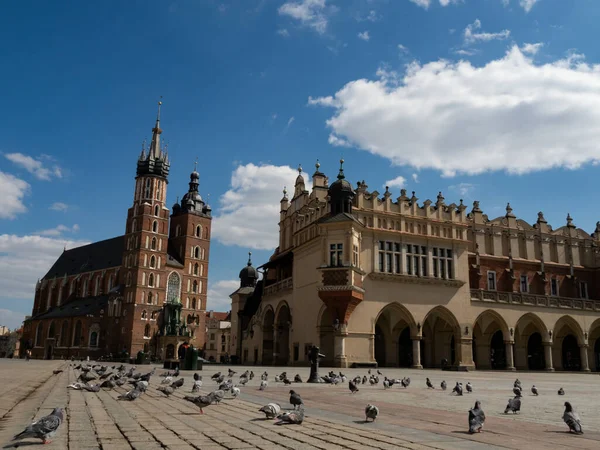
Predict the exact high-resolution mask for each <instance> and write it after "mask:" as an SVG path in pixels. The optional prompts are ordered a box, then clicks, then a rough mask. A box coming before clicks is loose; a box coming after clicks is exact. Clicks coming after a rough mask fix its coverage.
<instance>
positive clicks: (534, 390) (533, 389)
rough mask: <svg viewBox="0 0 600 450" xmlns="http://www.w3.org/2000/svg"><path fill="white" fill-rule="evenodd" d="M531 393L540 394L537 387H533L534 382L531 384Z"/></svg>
mask: <svg viewBox="0 0 600 450" xmlns="http://www.w3.org/2000/svg"><path fill="white" fill-rule="evenodd" d="M531 393H532V394H533V395H540V394H539V392H538V390H537V388H536V387H535V384H534V385H533V386H531Z"/></svg>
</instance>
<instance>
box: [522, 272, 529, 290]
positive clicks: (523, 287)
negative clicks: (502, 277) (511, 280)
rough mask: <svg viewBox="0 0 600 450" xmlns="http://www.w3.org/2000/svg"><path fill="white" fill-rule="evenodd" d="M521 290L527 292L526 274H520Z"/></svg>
mask: <svg viewBox="0 0 600 450" xmlns="http://www.w3.org/2000/svg"><path fill="white" fill-rule="evenodd" d="M521 292H529V281H528V280H527V275H521Z"/></svg>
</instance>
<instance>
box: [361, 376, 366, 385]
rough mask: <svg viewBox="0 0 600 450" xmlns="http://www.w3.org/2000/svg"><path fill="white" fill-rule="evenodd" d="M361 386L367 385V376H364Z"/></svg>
mask: <svg viewBox="0 0 600 450" xmlns="http://www.w3.org/2000/svg"><path fill="white" fill-rule="evenodd" d="M362 384H367V376H366V375H365V376H364V377H363V379H362Z"/></svg>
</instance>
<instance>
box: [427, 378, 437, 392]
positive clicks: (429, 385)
mask: <svg viewBox="0 0 600 450" xmlns="http://www.w3.org/2000/svg"><path fill="white" fill-rule="evenodd" d="M425 383H426V384H427V388H428V389H435V387H434V386H433V384H431V380H430V379H429V378H427V380H426V381H425Z"/></svg>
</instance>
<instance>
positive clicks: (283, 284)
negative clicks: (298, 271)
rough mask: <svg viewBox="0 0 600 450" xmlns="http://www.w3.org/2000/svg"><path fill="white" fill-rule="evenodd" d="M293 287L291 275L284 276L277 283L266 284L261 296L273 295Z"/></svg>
mask: <svg viewBox="0 0 600 450" xmlns="http://www.w3.org/2000/svg"><path fill="white" fill-rule="evenodd" d="M293 288H294V280H293V278H292V277H290V278H285V279H283V280H281V281H278V282H277V283H273V284H270V285H269V286H266V287H265V288H264V290H263V296H264V297H267V296H269V295H275V294H277V293H279V292H283V291H288V290H291V289H293Z"/></svg>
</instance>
